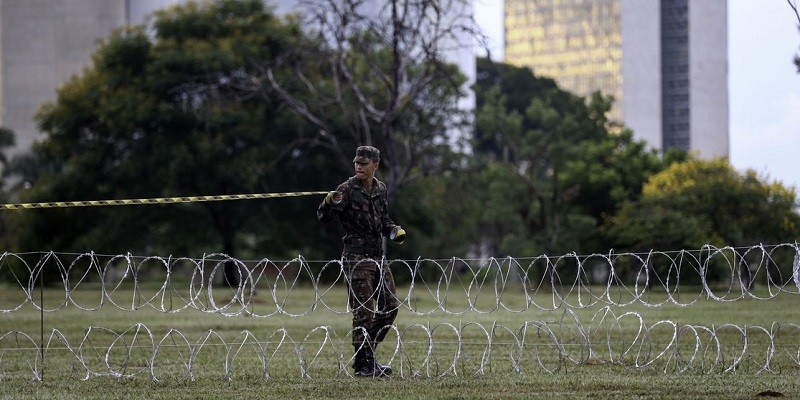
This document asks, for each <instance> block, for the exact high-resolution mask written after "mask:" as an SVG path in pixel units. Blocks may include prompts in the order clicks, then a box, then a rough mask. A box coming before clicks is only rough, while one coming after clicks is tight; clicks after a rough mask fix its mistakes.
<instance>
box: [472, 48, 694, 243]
mask: <svg viewBox="0 0 800 400" xmlns="http://www.w3.org/2000/svg"><path fill="white" fill-rule="evenodd" d="M476 93H477V98H478V111H477V116H476V123H477V129H476V139H475V146H474V148H475V149H476V152H477V153H478V154H482V155H485V156H486V157H487V158H486V160H485V161H484V162H485V163H486V165H484V166H483V167H482V168H481V169H482V171H483V173H482V178H480V179H479V181H480V183H479V184H476V186H479V187H482V188H486V187H492V188H493V190H488V191H486V194H485V195H482V196H483V198H484V203H485V204H486V205H487V206H486V207H485V208H484V211H485V213H484V216H485V217H486V218H487V219H486V220H485V224H486V225H484V226H483V229H484V231H485V232H493V235H494V236H496V237H499V238H503V239H502V241H496V242H495V243H494V244H491V245H490V246H489V248H490V250H491V251H493V252H494V251H497V250H499V249H500V248H506V249H510V248H509V246H511V248H513V250H514V251H524V252H525V254H531V253H532V252H546V253H549V254H553V253H561V252H569V251H594V250H599V249H605V248H606V247H605V246H606V245H607V241H606V240H604V238H603V237H602V236H601V232H600V231H599V230H598V227H599V226H600V224H601V223H602V221H603V219H604V218H605V217H606V216H607V215H611V214H613V213H614V212H616V210H617V208H618V207H619V206H620V205H621V204H622V202H623V201H625V200H628V199H632V198H635V197H636V196H638V193H639V192H640V188H641V186H642V184H643V183H644V182H645V181H646V180H647V178H648V177H649V176H650V175H651V174H653V173H655V172H657V171H660V170H661V169H663V167H664V165H666V164H668V163H670V162H672V161H673V159H675V158H680V157H681V155H680V154H677V153H676V154H672V153H670V155H669V156H666V157H661V156H660V155H659V154H658V152H657V151H656V150H654V149H652V148H648V146H647V145H646V144H645V143H644V142H641V141H636V140H634V139H633V135H632V132H630V131H629V130H626V129H623V128H622V127H621V126H619V125H618V124H616V123H614V122H611V121H608V120H607V119H606V114H607V113H608V111H609V110H610V108H611V106H612V104H613V103H612V99H610V98H607V97H604V96H602V95H600V94H599V93H597V94H594V95H593V96H591V97H590V98H589V99H584V98H582V97H578V96H575V95H573V94H571V93H568V92H566V91H563V90H561V89H559V88H558V87H557V85H556V84H555V82H554V81H553V80H552V79H549V78H540V77H536V76H534V74H533V72H532V71H531V70H530V69H527V68H519V67H513V66H509V65H504V64H496V63H492V62H491V61H490V60H488V59H480V60H479V61H478V81H477V83H476ZM632 166H634V168H631V167H632ZM500 210H504V211H500ZM501 220H503V221H504V222H502V223H500V221H501ZM517 223H520V224H522V225H521V226H516V225H515V224H517ZM501 243H504V244H502V245H501Z"/></svg>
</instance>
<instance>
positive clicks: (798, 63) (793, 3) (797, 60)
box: [786, 0, 800, 72]
mask: <svg viewBox="0 0 800 400" xmlns="http://www.w3.org/2000/svg"><path fill="white" fill-rule="evenodd" d="M786 2H787V3H789V7H791V8H792V11H794V15H795V17H797V23H798V25H797V27H798V29H800V12H798V11H797V2H796V1H795V0H786ZM794 65H796V66H797V72H800V56H795V57H794Z"/></svg>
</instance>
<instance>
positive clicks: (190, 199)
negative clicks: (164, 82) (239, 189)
mask: <svg viewBox="0 0 800 400" xmlns="http://www.w3.org/2000/svg"><path fill="white" fill-rule="evenodd" d="M327 193H328V192H288V193H251V194H223V195H216V196H184V197H155V198H149V199H121V200H83V201H52V202H44V203H18V204H0V210H21V209H30V208H67V207H96V206H128V205H139V204H176V203H196V202H201V201H225V200H251V199H273V198H278V197H299V196H312V195H318V194H327Z"/></svg>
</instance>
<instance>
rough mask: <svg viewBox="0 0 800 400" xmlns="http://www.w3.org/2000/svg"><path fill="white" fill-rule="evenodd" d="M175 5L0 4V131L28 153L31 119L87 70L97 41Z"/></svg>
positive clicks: (75, 0) (167, 0) (43, 0)
mask: <svg viewBox="0 0 800 400" xmlns="http://www.w3.org/2000/svg"><path fill="white" fill-rule="evenodd" d="M176 2H177V0H59V1H52V0H0V126H3V127H5V128H9V129H11V130H13V131H14V132H15V133H16V141H17V145H16V149H15V150H16V151H24V150H27V149H28V148H30V145H31V143H32V142H33V140H34V139H36V137H37V134H38V130H37V127H36V123H35V122H34V120H33V117H34V115H35V114H36V111H37V110H38V109H39V107H40V106H41V104H42V103H44V102H46V101H53V100H55V97H56V90H57V89H58V87H59V86H60V85H61V84H63V83H64V82H66V81H67V79H69V78H70V77H71V76H73V75H75V74H78V73H80V72H81V69H82V68H84V67H86V66H88V65H89V62H90V61H91V55H92V53H94V51H95V49H96V47H97V42H98V40H100V39H103V38H105V37H108V35H109V34H110V33H111V32H112V31H113V30H114V29H116V28H119V27H122V26H124V25H125V24H128V23H139V22H142V21H143V20H144V18H145V17H146V16H147V15H148V14H150V13H151V12H152V11H154V10H156V9H158V8H161V7H165V6H167V5H169V4H172V3H176Z"/></svg>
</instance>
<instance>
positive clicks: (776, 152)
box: [474, 0, 800, 191]
mask: <svg viewBox="0 0 800 400" xmlns="http://www.w3.org/2000/svg"><path fill="white" fill-rule="evenodd" d="M474 2H475V17H476V19H477V21H478V23H479V24H480V25H481V26H482V28H483V29H484V31H485V33H486V34H487V35H489V36H490V37H491V38H492V43H493V44H492V45H491V46H490V51H491V52H492V59H494V60H502V56H503V41H502V35H503V28H502V26H503V10H502V0H474ZM797 25H798V21H797V17H796V16H795V15H794V13H793V11H792V9H791V8H790V7H789V5H788V4H787V2H786V0H728V60H729V70H728V73H729V75H728V95H729V105H730V110H729V112H730V115H729V121H730V160H731V163H732V164H733V165H734V167H736V168H737V169H738V170H740V171H744V170H745V169H748V168H751V169H754V170H756V171H758V172H759V173H761V174H762V176H766V177H768V178H769V179H772V180H777V181H780V182H782V183H783V184H784V185H786V186H794V188H795V190H796V191H800V167H798V165H797V164H796V163H795V162H800V74H798V73H797V69H796V67H795V65H794V63H793V61H792V60H793V59H794V56H795V55H796V54H799V53H800V30H798V28H797Z"/></svg>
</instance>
